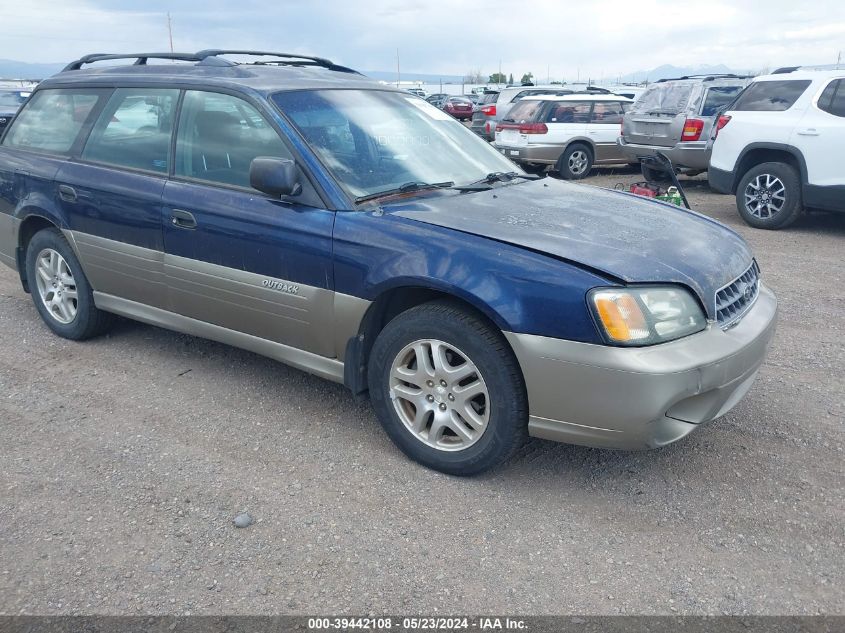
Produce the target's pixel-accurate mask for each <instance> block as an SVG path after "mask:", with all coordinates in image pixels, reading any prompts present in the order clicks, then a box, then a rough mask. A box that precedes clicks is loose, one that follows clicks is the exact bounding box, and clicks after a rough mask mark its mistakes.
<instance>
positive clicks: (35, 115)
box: [3, 89, 109, 154]
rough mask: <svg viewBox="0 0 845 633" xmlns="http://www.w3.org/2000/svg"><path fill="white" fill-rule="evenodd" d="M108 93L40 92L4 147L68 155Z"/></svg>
mask: <svg viewBox="0 0 845 633" xmlns="http://www.w3.org/2000/svg"><path fill="white" fill-rule="evenodd" d="M108 92H109V91H108V90H50V89H47V90H38V91H36V92H35V94H33V95H32V97H30V99H29V101H28V102H27V103H26V105H24V107H23V109H22V110H21V112H20V114H18V118H17V119H16V120H15V122H14V124H13V125H12V127H11V129H10V130H9V132H8V133H7V134H6V138H5V139H4V140H3V145H5V146H8V147H20V148H24V149H34V150H38V151H42V152H49V153H51V154H66V153H68V152H69V151H70V149H71V147H73V144H74V143H75V142H76V139H77V137H78V136H79V133H80V131H81V130H82V126H83V125H84V124H85V121H86V120H87V119H88V115H89V114H91V111H92V110H93V109H94V106H96V105H97V101H98V100H99V99H100V98H102V97H104V96H105V95H106V94H107V93H108Z"/></svg>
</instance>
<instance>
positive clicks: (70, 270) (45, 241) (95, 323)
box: [26, 228, 111, 341]
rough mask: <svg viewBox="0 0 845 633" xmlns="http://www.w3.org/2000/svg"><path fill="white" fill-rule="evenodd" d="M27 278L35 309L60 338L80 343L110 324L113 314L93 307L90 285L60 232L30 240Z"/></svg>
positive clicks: (51, 231) (48, 231) (48, 232)
mask: <svg viewBox="0 0 845 633" xmlns="http://www.w3.org/2000/svg"><path fill="white" fill-rule="evenodd" d="M26 278H27V281H28V284H29V291H30V294H31V295H32V301H33V302H34V303H35V309H36V310H38V314H39V315H41V319H42V320H43V321H44V323H46V324H47V327H49V328H50V329H51V330H53V332H54V333H56V334H58V335H59V336H61V337H63V338H67V339H71V340H74V341H81V340H84V339H87V338H91V337H92V336H96V335H97V334H100V333H102V332H103V331H105V329H106V328H107V327H108V326H109V325H110V323H111V315H110V314H108V313H106V312H102V311H101V310H98V309H97V307H96V306H95V305H94V295H93V292H92V290H91V284H89V283H88V279H87V278H86V277H85V273H83V272H82V265H81V264H80V263H79V260H78V259H77V258H76V254H75V253H74V252H73V249H72V248H71V247H70V244H68V242H67V240H66V239H65V236H64V235H62V233H61V232H60V231H59V230H58V229H55V228H50V229H43V230H41V231H39V232H38V233H36V234H35V235H34V236H33V237H32V239H31V240H30V242H29V245H28V246H27V249H26Z"/></svg>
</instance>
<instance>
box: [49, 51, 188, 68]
mask: <svg viewBox="0 0 845 633" xmlns="http://www.w3.org/2000/svg"><path fill="white" fill-rule="evenodd" d="M112 59H134V60H135V62H134V63H135V65H137V66H144V65H145V64H146V63H147V60H148V59H173V60H179V61H186V62H198V61H201V58H200V57H198V56H197V55H196V54H195V53H117V54H105V53H93V54H91V55H84V56H82V57H80V58H79V59H77V60H76V61H73V62H71V63H69V64H68V65H67V66H65V67H64V68H63V69H62V72H65V71H68V70H79V69H80V68H82V66H84V65H85V64H93V63H94V62H102V61H109V60H112Z"/></svg>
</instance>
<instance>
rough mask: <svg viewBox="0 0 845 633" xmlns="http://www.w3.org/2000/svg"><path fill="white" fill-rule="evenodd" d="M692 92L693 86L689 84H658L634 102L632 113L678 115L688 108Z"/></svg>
mask: <svg viewBox="0 0 845 633" xmlns="http://www.w3.org/2000/svg"><path fill="white" fill-rule="evenodd" d="M691 92H692V84H689V83H666V84H657V85H655V86H652V87H651V88H649V89H648V90H646V91H645V92H644V93H643V94H642V96H641V97H640V98H639V99H637V100H636V101H635V102H634V105H633V106H632V107H631V112H640V113H643V114H649V113H654V114H678V113H679V112H682V111H683V110H684V108H686V107H687V101H688V100H689V96H690V93H691Z"/></svg>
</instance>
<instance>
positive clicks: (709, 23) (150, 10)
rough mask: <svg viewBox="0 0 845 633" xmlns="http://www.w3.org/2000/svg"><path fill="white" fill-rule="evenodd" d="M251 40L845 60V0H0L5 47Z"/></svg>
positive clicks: (768, 63) (377, 52)
mask: <svg viewBox="0 0 845 633" xmlns="http://www.w3.org/2000/svg"><path fill="white" fill-rule="evenodd" d="M168 11H169V12H170V15H171V20H172V32H173V45H174V48H175V50H177V51H195V50H199V49H203V48H252V49H268V50H275V51H283V52H289V53H301V54H312V55H319V56H322V57H328V58H330V59H332V60H333V61H335V62H337V63H341V64H345V65H348V66H351V67H353V68H356V69H359V70H369V71H374V70H382V71H389V70H393V69H395V68H396V58H397V49H398V54H399V64H400V68H401V70H402V71H403V72H408V73H411V72H419V73H432V74H437V73H443V74H450V75H464V74H467V73H469V72H471V71H481V73H483V74H484V75H485V76H486V75H489V74H491V73H494V72H496V71H498V69H499V63H500V60H501V67H502V70H503V71H504V73H505V74H509V73H513V74H514V75H515V76H516V77H517V78H519V77H521V76H522V74H523V73H525V72H532V73H533V74H534V76H535V77H537V78H541V79H545V78H547V77H550V78H551V79H564V80H568V81H572V80H575V79H576V78H579V79H581V80H584V79H586V78H592V79H596V80H599V79H605V78H614V77H617V76H620V75H624V74H627V73H629V72H633V71H639V70H648V69H651V68H654V67H656V66H659V65H662V64H672V65H675V66H689V65H715V64H725V65H727V66H729V67H730V68H732V69H734V70H741V71H748V70H750V71H754V72H758V71H761V70H766V69H774V68H777V67H778V66H787V65H801V64H808V65H809V64H832V63H835V62H836V58H837V53H838V52H839V51H841V52H842V57H843V62H845V1H843V0H812V1H809V0H804V1H801V0H786V1H784V0H758V1H756V2H753V1H745V0H734V1H733V2H731V1H725V0H696V1H694V2H689V1H687V0H674V1H672V2H665V1H663V0H600V1H597V2H593V1H591V0H580V1H579V2H572V1H571V0H533V2H520V1H517V0H481V1H479V0H473V1H471V2H470V1H464V0H273V1H271V2H268V1H267V0H261V1H259V0H239V1H238V2H232V1H231V0H225V1H224V0H182V1H177V0H171V1H170V2H163V1H160V0H145V1H144V2H134V1H127V2H118V1H115V0H14V1H11V0H0V15H2V16H3V18H2V23H1V24H0V58H4V59H14V60H19V61H30V62H65V61H68V60H71V59H74V58H76V57H79V56H80V55H83V54H85V53H90V52H140V51H166V50H168V49H169V46H170V44H169V41H168V30H167V17H166V15H167V12H168Z"/></svg>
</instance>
